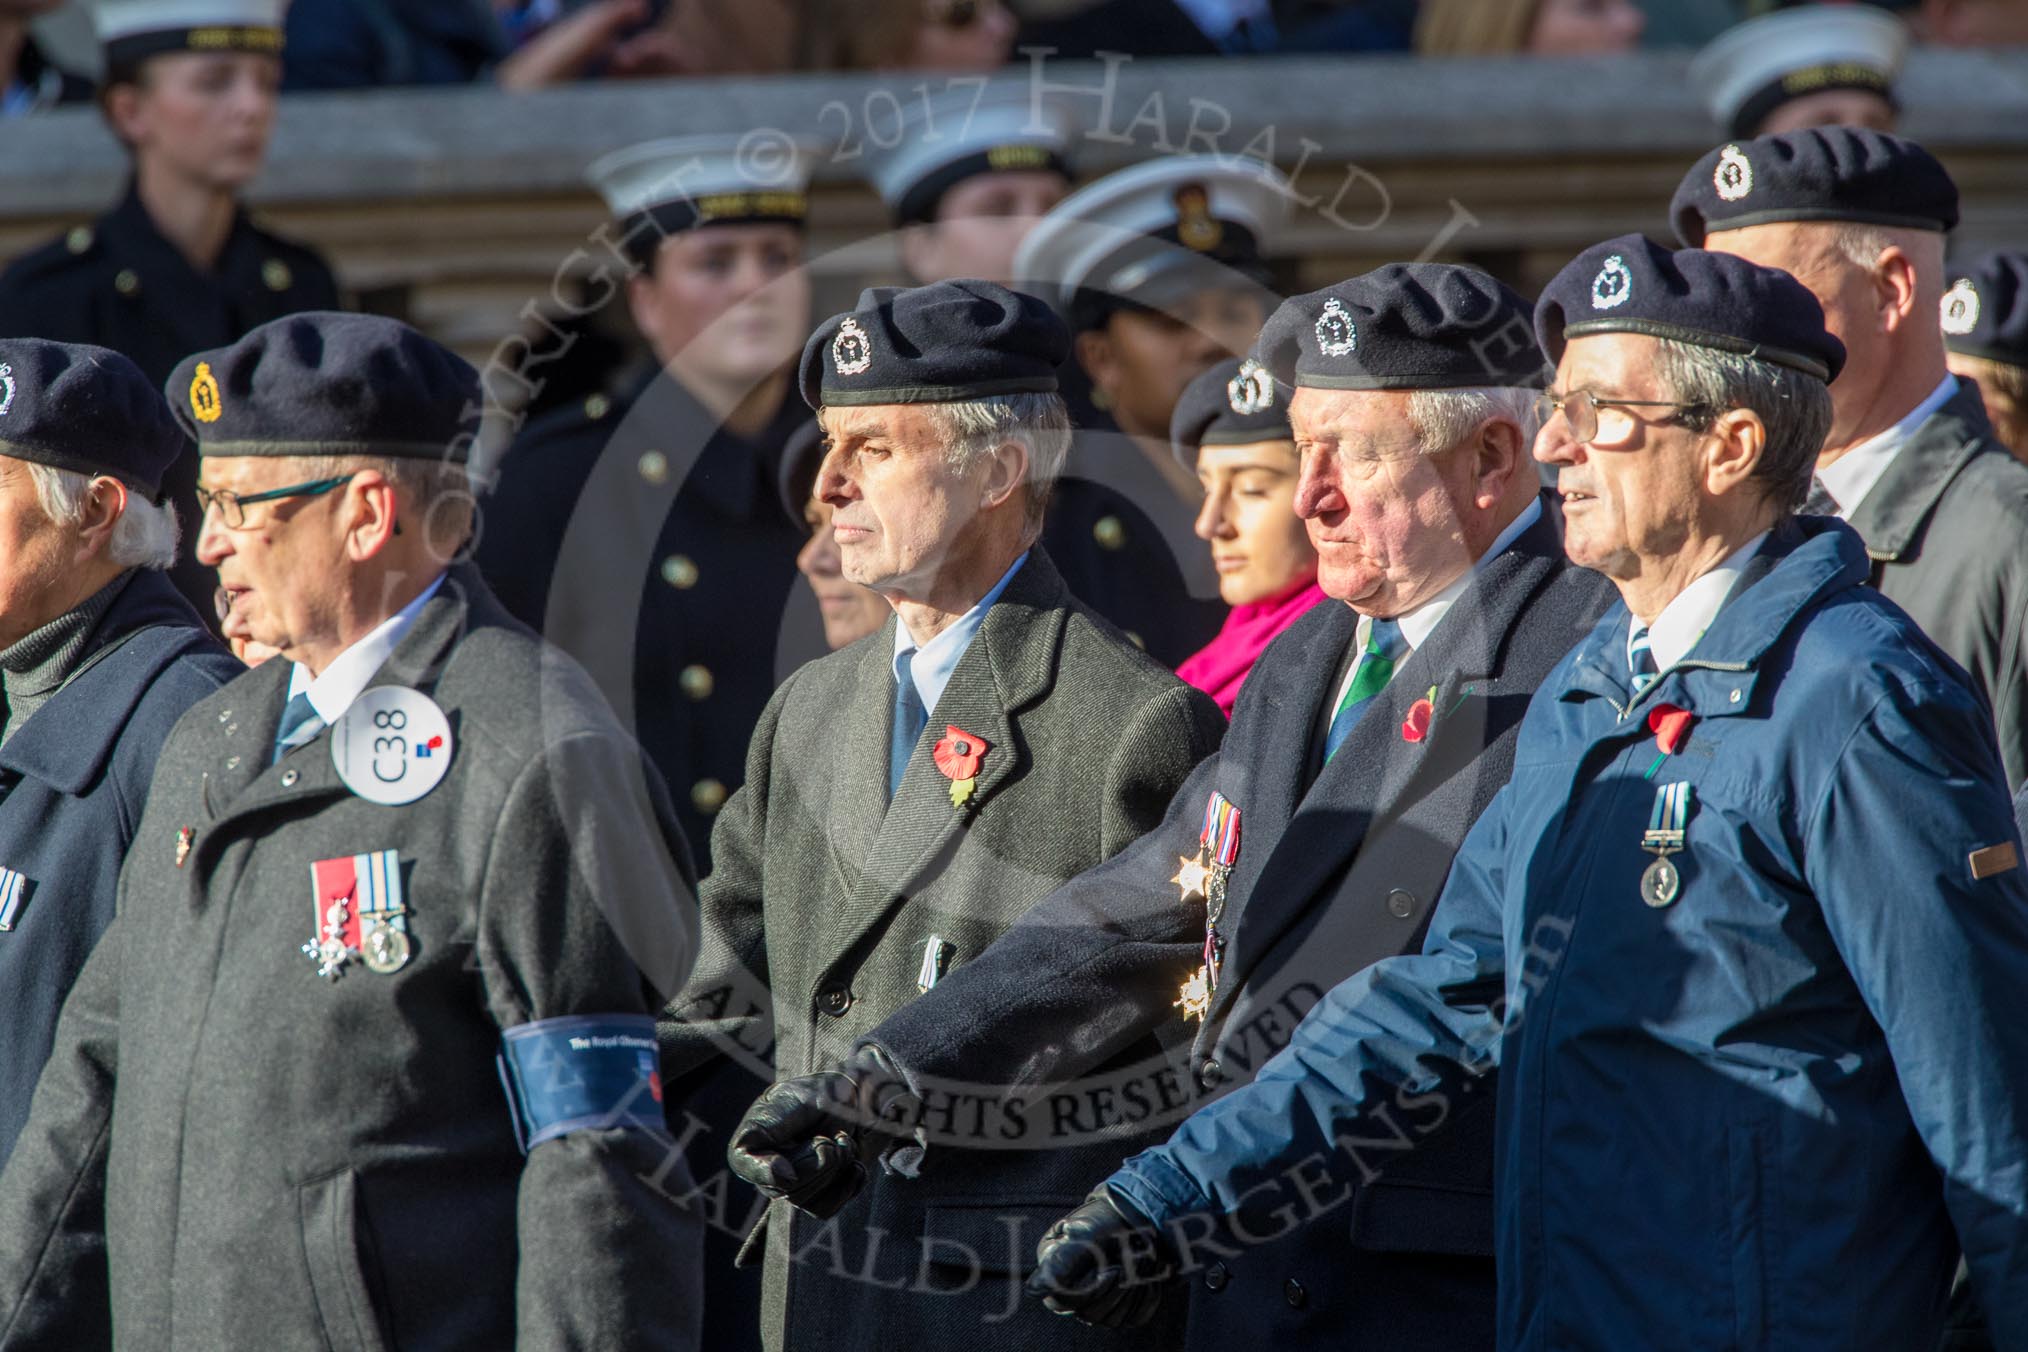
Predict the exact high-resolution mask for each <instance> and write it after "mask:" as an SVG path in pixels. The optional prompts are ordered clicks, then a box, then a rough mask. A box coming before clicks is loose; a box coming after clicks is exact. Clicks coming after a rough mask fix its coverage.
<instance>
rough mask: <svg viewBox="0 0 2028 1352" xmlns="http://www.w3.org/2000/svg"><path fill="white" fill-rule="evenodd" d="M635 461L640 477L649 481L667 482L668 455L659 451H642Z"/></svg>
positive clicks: (652, 482) (654, 482)
mask: <svg viewBox="0 0 2028 1352" xmlns="http://www.w3.org/2000/svg"><path fill="white" fill-rule="evenodd" d="M635 463H636V468H638V469H639V470H640V471H641V477H642V478H643V479H646V480H647V481H648V482H649V483H651V484H660V483H667V482H669V457H668V456H666V455H664V454H662V453H661V452H660V451H642V452H641V458H640V460H638V461H637V462H635Z"/></svg>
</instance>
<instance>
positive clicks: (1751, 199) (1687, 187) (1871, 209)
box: [1669, 127, 1958, 249]
mask: <svg viewBox="0 0 2028 1352" xmlns="http://www.w3.org/2000/svg"><path fill="white" fill-rule="evenodd" d="M1669 221H1670V223H1671V224H1672V225H1673V226H1675V229H1676V238H1677V239H1679V240H1681V241H1682V242H1683V243H1684V244H1685V245H1686V246H1688V247H1690V248H1693V249H1700V248H1702V247H1704V237H1705V236H1706V235H1707V234H1709V233H1711V232H1712V231H1717V230H1743V229H1745V228H1746V227H1748V226H1754V225H1772V224H1775V223H1777V222H1785V221H1839V222H1847V223H1850V224H1853V225H1884V226H1890V227H1896V228H1901V229H1909V230H1935V231H1939V232H1948V231H1950V230H1952V229H1954V228H1956V226H1957V223H1958V185H1957V184H1956V183H1954V182H1952V181H1951V176H1950V173H1949V171H1947V170H1946V169H1945V168H1944V167H1943V165H1942V164H1941V163H1939V162H1938V160H1937V158H1936V156H1934V155H1932V154H1930V153H1929V152H1928V151H1927V150H1924V149H1923V148H1922V147H1921V146H1919V145H1917V144H1916V143H1915V142H1913V141H1907V140H1903V139H1902V138H1901V137H1899V136H1889V135H1888V134H1887V133H1886V132H1883V131H1869V130H1866V129H1865V128H1862V127H1810V128H1807V129H1805V130H1802V131H1789V132H1782V133H1781V134H1780V135H1777V136H1760V137H1755V138H1754V139H1753V140H1751V141H1739V142H1735V143H1733V144H1731V145H1724V146H1720V147H1719V148H1718V149H1716V150H1713V151H1711V152H1710V153H1709V154H1707V155H1705V156H1704V158H1703V159H1701V160H1699V161H1697V163H1696V164H1695V165H1694V166H1693V167H1692V168H1691V170H1690V172H1689V173H1688V174H1686V175H1684V177H1683V182H1682V183H1681V184H1680V185H1678V186H1677V188H1676V197H1675V200H1674V201H1672V202H1671V203H1670V204H1669Z"/></svg>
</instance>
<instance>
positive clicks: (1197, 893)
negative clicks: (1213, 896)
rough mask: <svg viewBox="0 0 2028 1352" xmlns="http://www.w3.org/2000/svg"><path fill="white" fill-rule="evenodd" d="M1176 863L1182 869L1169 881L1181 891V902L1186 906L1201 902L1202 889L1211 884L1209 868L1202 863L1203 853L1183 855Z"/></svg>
mask: <svg viewBox="0 0 2028 1352" xmlns="http://www.w3.org/2000/svg"><path fill="white" fill-rule="evenodd" d="M1177 863H1179V864H1181V865H1182V867H1181V868H1179V869H1177V870H1176V876H1175V877H1173V878H1171V879H1170V880H1169V881H1170V882H1172V883H1174V884H1176V886H1178V887H1180V888H1182V889H1183V900H1184V902H1185V903H1186V904H1187V903H1189V902H1191V901H1201V900H1202V899H1203V897H1204V889H1205V888H1206V887H1207V886H1208V885H1209V884H1210V882H1211V868H1210V866H1209V865H1208V864H1206V863H1205V862H1204V852H1203V851H1202V850H1199V851H1198V852H1197V853H1196V854H1194V855H1188V854H1186V855H1183V856H1181V857H1180V858H1179V859H1178V860H1177Z"/></svg>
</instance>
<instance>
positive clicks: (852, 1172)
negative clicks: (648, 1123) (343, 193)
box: [725, 1047, 922, 1220]
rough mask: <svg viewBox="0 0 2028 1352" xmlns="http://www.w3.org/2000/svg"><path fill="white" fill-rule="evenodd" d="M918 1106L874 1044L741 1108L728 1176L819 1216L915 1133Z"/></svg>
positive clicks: (834, 1208) (851, 1193)
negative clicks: (883, 1155)
mask: <svg viewBox="0 0 2028 1352" xmlns="http://www.w3.org/2000/svg"><path fill="white" fill-rule="evenodd" d="M921 1108H922V1104H921V1101H920V1100H919V1099H917V1097H916V1096H915V1094H914V1093H913V1092H911V1091H910V1089H909V1087H908V1081H907V1079H906V1078H905V1077H904V1076H903V1075H902V1073H901V1072H900V1071H899V1070H898V1069H896V1068H895V1066H894V1063H893V1062H891V1061H889V1060H888V1059H887V1057H886V1055H885V1054H884V1053H883V1052H881V1051H880V1049H879V1048H877V1047H861V1048H860V1049H859V1050H858V1051H856V1052H854V1053H853V1054H852V1057H851V1059H850V1060H848V1061H846V1062H845V1063H844V1064H843V1065H841V1066H840V1067H839V1068H838V1069H836V1070H827V1071H824V1072H822V1073H821V1074H817V1075H803V1076H799V1077H798V1078H796V1079H793V1080H783V1081H781V1082H780V1083H779V1084H776V1085H774V1086H772V1087H771V1088H769V1090H768V1091H767V1092H766V1093H764V1094H762V1095H761V1096H760V1097H759V1098H758V1099H756V1100H755V1101H754V1105H753V1107H751V1108H749V1109H747V1110H746V1116H745V1117H744V1118H743V1119H741V1121H740V1124H739V1128H738V1130H736V1131H734V1132H733V1134H732V1143H731V1144H730V1145H729V1146H727V1147H726V1152H725V1157H726V1161H727V1163H729V1164H730V1165H731V1166H732V1171H733V1173H735V1174H737V1175H738V1176H739V1177H741V1178H743V1179H745V1180H746V1181H747V1182H749V1183H751V1184H753V1185H754V1186H755V1187H756V1188H759V1189H760V1190H761V1191H762V1192H763V1193H765V1194H766V1195H767V1196H769V1197H777V1198H780V1199H781V1200H783V1201H785V1202H788V1203H789V1204H790V1205H791V1206H795V1207H798V1208H800V1209H802V1210H804V1211H807V1212H809V1213H810V1214H811V1215H813V1216H815V1217H817V1218H818V1219H820V1220H823V1219H828V1218H829V1217H831V1216H835V1215H837V1214H838V1211H839V1210H840V1209H841V1208H842V1207H843V1206H844V1205H845V1204H846V1203H847V1202H849V1201H851V1200H852V1199H853V1198H854V1197H856V1196H858V1194H859V1190H860V1189H861V1188H863V1187H865V1186H866V1179H867V1176H868V1173H869V1171H870V1170H871V1169H872V1167H873V1165H874V1162H875V1161H876V1160H878V1159H879V1158H880V1155H881V1153H882V1152H883V1151H885V1150H886V1149H887V1148H888V1147H889V1146H891V1145H893V1144H894V1143H895V1142H896V1141H897V1140H898V1139H901V1138H904V1137H906V1136H907V1135H908V1134H909V1133H910V1132H911V1131H913V1130H914V1128H915V1125H916V1120H917V1118H918V1117H919V1116H920V1114H921Z"/></svg>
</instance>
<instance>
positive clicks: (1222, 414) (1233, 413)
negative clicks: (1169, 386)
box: [1169, 357, 1296, 469]
mask: <svg viewBox="0 0 2028 1352" xmlns="http://www.w3.org/2000/svg"><path fill="white" fill-rule="evenodd" d="M1295 435H1296V434H1295V432H1294V431H1293V430H1292V429H1291V428H1290V427H1289V391H1288V387H1287V386H1285V385H1281V384H1279V383H1278V382H1277V381H1276V380H1275V378H1274V376H1273V375H1272V374H1270V373H1269V371H1268V369H1267V367H1265V366H1263V365H1261V364H1260V363H1259V362H1258V361H1256V360H1254V359H1253V358H1252V357H1248V358H1246V359H1245V360H1244V361H1241V360H1239V359H1237V358H1234V359H1229V360H1226V361H1222V362H1219V363H1218V364H1217V365H1215V366H1213V367H1212V368H1211V369H1210V370H1208V371H1205V372H1203V373H1202V374H1201V375H1199V376H1198V377H1197V378H1196V379H1195V380H1193V381H1191V382H1190V383H1189V384H1188V385H1186V386H1184V387H1183V397H1182V398H1180V399H1178V400H1177V401H1176V412H1175V414H1174V415H1173V416H1171V417H1170V419H1169V446H1170V449H1171V450H1173V451H1174V452H1175V454H1176V459H1177V460H1179V461H1181V462H1182V464H1183V467H1184V468H1185V469H1190V468H1194V467H1195V466H1196V464H1197V450H1198V448H1199V447H1201V446H1251V445H1254V444H1255V443H1257V442H1262V441H1292V440H1294V439H1295Z"/></svg>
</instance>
